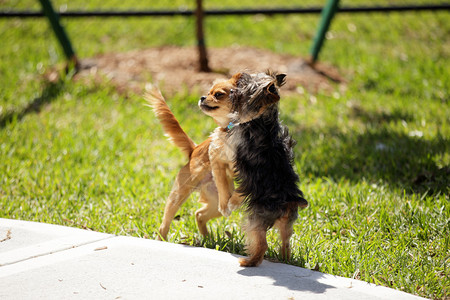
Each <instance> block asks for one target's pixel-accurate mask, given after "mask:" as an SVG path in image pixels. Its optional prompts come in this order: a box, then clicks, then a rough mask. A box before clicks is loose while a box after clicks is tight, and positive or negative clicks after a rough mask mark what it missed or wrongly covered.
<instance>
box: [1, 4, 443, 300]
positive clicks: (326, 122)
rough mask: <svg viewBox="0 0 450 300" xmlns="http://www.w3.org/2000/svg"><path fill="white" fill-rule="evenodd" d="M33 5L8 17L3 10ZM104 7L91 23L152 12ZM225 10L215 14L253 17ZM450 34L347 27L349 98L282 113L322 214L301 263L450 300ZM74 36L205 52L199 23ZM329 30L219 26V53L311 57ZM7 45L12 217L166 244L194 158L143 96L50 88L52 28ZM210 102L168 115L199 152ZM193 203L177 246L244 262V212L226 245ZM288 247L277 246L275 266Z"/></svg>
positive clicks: (89, 49) (126, 46)
mask: <svg viewBox="0 0 450 300" xmlns="http://www.w3.org/2000/svg"><path fill="white" fill-rule="evenodd" d="M54 2H55V3H56V5H55V6H56V7H60V5H63V4H64V2H62V1H54ZM191 2H192V1H190V2H186V1H185V2H182V1H178V2H175V3H174V2H171V3H174V4H169V3H164V2H158V3H157V4H156V7H159V8H161V7H170V6H171V5H173V6H174V7H177V6H180V5H186V6H188V7H191V5H192V4H191ZM388 2H389V1H379V2H377V3H381V4H387V3H388ZM403 2H405V3H406V1H403ZM35 3H37V2H35V1H20V3H19V1H10V2H8V3H7V4H5V2H0V9H3V8H7V7H15V8H17V9H21V8H26V7H28V6H29V7H32V8H33V7H34V8H37V6H36V4H35ZM82 3H85V2H81V1H72V2H71V3H70V5H69V7H68V9H75V8H83V7H84V6H83V4H82ZM99 3H101V2H100V1H97V2H96V1H90V2H89V7H87V8H94V7H102V8H105V7H106V6H107V5H108V6H110V7H112V6H114V7H121V8H125V4H124V3H127V4H126V7H137V8H143V7H144V6H143V4H141V3H143V2H141V1H134V2H130V1H127V2H124V1H111V2H108V4H103V3H102V4H99ZM208 3H211V2H208ZM220 3H221V4H213V3H211V4H208V5H209V6H210V7H221V6H227V5H230V6H238V5H239V6H252V2H251V1H240V2H239V4H237V3H236V2H235V1H228V2H223V1H222V2H220ZM270 3H271V2H269V1H266V2H264V3H263V4H264V6H270ZM284 3H286V5H289V4H290V3H291V2H288V1H285V2H284ZM304 3H305V5H306V4H308V5H314V4H315V5H317V4H319V5H320V4H321V3H322V2H319V1H305V2H304ZM344 3H345V4H348V5H350V4H358V3H359V4H368V3H372V1H352V2H351V3H350V2H349V1H347V2H344ZM134 4H135V5H136V6H133V5H134ZM96 5H97V6H96ZM449 21H450V14H449V13H448V12H437V13H432V12H422V13H403V14H398V13H391V14H369V15H345V14H342V15H339V16H338V17H337V18H336V19H335V20H334V22H333V24H332V29H331V33H330V34H329V39H328V40H327V42H326V44H325V48H324V49H323V51H322V53H321V57H320V58H321V60H323V61H326V62H328V63H331V64H333V65H335V66H336V67H338V68H339V70H340V71H341V73H342V74H343V76H345V77H346V78H347V79H348V85H347V88H346V89H344V90H340V89H339V88H338V87H336V89H335V92H332V93H325V92H319V93H317V94H314V95H313V94H310V93H308V92H305V93H303V94H299V95H298V96H295V97H294V96H291V97H284V98H283V100H282V103H281V118H282V119H283V121H284V122H285V124H287V125H288V126H289V128H290V130H291V132H292V134H293V135H294V137H295V139H296V140H297V141H298V145H297V146H296V149H295V153H296V159H295V162H296V168H297V170H298V171H299V173H300V175H301V178H302V182H301V188H302V190H303V191H304V192H305V194H306V195H307V197H308V199H309V201H310V203H311V205H310V207H309V208H307V209H305V210H303V211H301V212H300V218H299V220H298V221H297V222H296V224H295V234H294V236H293V238H292V244H293V249H294V250H293V262H292V263H293V264H295V265H299V266H302V267H305V268H310V269H318V270H320V271H322V272H326V273H331V274H335V275H339V276H346V277H354V278H357V279H360V280H364V281H367V282H373V283H376V284H380V285H384V286H388V287H392V288H395V289H399V290H403V291H405V292H408V293H412V294H417V295H420V296H424V297H429V298H437V299H444V298H448V297H449V295H450V282H449V278H450V250H449V239H450V238H449V236H450V204H449V179H448V178H449V177H450V166H449V165H450V152H449V145H450V141H449V138H450V108H449V107H450V106H449V103H448V99H449V90H450V71H449V69H448V65H450V60H449V54H450V46H449V45H450V34H449V33H450V22H449ZM63 23H64V24H65V26H66V29H67V31H68V33H69V34H70V36H71V38H72V41H73V43H74V46H75V48H76V50H77V52H78V54H79V56H80V57H90V56H94V55H96V54H99V53H107V52H120V51H127V50H132V49H143V48H147V47H152V46H160V45H167V44H170V45H180V46H192V45H194V44H195V40H194V35H193V32H194V22H193V20H192V19H186V18H174V19H170V18H160V19H133V18H130V19H124V20H120V19H108V20H105V19H71V20H63ZM317 23H318V16H315V15H311V16H310V15H308V16H289V17H281V16H274V17H265V18H261V17H242V18H236V17H223V18H208V19H207V22H206V24H207V26H208V27H207V43H208V45H210V46H214V47H227V46H229V45H232V44H240V45H245V46H251V47H257V48H264V49H269V50H272V51H275V52H278V53H287V54H294V55H299V56H305V55H306V54H307V53H308V49H309V47H310V45H311V38H312V36H313V35H314V31H315V28H316V25H317ZM0 36H2V41H3V43H2V47H1V48H0V161H1V163H0V217H3V218H14V219H23V220H32V221H41V222H48V223H53V224H62V225H67V226H75V227H80V228H90V229H93V230H98V231H103V232H108V233H115V234H125V235H132V236H139V237H146V238H155V237H156V229H157V227H158V226H159V223H160V221H161V218H162V212H163V207H164V202H165V199H166V197H167V196H168V194H169V191H170V188H171V184H172V182H173V178H174V176H175V175H176V173H177V171H178V170H179V168H180V166H181V165H182V164H183V163H185V159H184V158H183V155H182V154H181V153H180V151H179V150H178V149H176V148H175V147H174V146H172V145H170V144H169V143H168V141H167V140H166V139H165V138H164V136H163V133H162V131H161V129H160V126H159V124H158V122H157V121H156V120H155V118H154V117H153V114H152V113H151V112H150V111H149V110H148V109H147V108H145V107H144V106H143V103H142V99H141V97H140V96H139V95H131V96H129V97H125V96H123V95H120V94H118V93H117V92H116V91H115V90H114V89H113V87H112V86H111V85H110V84H109V83H108V82H106V81H105V82H103V83H81V82H77V81H72V80H71V78H70V76H69V77H67V78H63V79H62V80H61V81H60V82H58V83H53V84H51V83H47V82H45V80H43V74H44V73H45V72H47V71H48V70H49V69H50V68H51V67H52V66H54V65H56V64H60V63H62V62H63V61H64V59H63V55H62V52H61V50H60V48H59V45H58V44H57V43H56V40H55V38H54V36H53V34H52V32H51V31H50V30H49V28H48V25H47V23H46V21H45V20H40V19H36V20H30V19H27V20H20V19H2V20H0ZM198 96H199V95H187V94H183V93H182V92H181V93H180V94H178V95H177V96H175V97H174V98H172V99H170V100H169V104H170V105H171V107H172V108H173V109H174V112H175V114H176V115H177V117H178V118H179V120H180V122H181V123H182V125H183V127H184V128H185V129H186V131H187V132H188V133H189V135H191V136H192V137H193V138H194V140H196V141H198V142H200V141H202V140H203V139H204V138H206V137H207V136H208V134H209V132H210V131H211V130H212V129H213V128H214V123H213V122H212V120H211V119H209V118H207V117H205V116H204V115H202V114H201V113H200V112H199V111H198V109H197V107H196V101H197V98H198ZM195 200H196V195H194V196H193V197H191V198H190V199H189V200H188V201H187V203H186V204H185V205H184V206H183V207H182V209H181V210H180V211H179V218H178V220H176V221H174V223H173V225H172V228H171V231H170V236H169V240H170V241H171V242H175V243H186V244H191V245H196V246H204V247H209V248H214V249H217V250H221V251H228V252H233V253H240V254H242V253H243V234H242V231H241V227H240V225H241V218H242V212H236V213H234V214H233V215H232V216H231V217H230V218H229V219H225V218H221V219H217V220H216V221H214V222H211V224H210V229H211V231H212V232H213V233H214V235H213V238H211V239H203V238H202V237H201V236H200V235H199V234H198V231H197V229H196V225H195V220H194V216H193V213H194V211H195V210H196V209H197V208H198V207H199V205H198V204H197V203H196V201H195ZM276 237H277V236H276V233H274V232H270V234H269V244H270V249H269V251H268V253H267V257H268V258H269V259H273V260H277V259H278V253H277V248H278V246H279V244H278V241H277V239H276Z"/></svg>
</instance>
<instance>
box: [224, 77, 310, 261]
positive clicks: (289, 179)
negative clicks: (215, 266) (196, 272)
mask: <svg viewBox="0 0 450 300" xmlns="http://www.w3.org/2000/svg"><path fill="white" fill-rule="evenodd" d="M284 83H285V75H284V74H279V75H276V74H272V73H270V72H268V73H259V74H246V73H242V74H241V75H240V76H239V79H238V80H237V87H236V88H235V89H233V91H232V93H231V95H230V97H231V101H232V104H233V107H232V110H233V111H234V112H235V113H234V116H233V118H232V125H231V126H229V128H230V129H229V131H228V139H227V144H228V146H229V147H231V148H232V149H233V152H234V169H235V172H236V175H237V177H236V179H237V181H238V183H239V187H238V189H237V190H236V192H237V193H238V194H239V195H240V196H242V197H244V205H245V207H246V213H247V221H246V224H245V231H246V239H247V243H246V250H247V253H248V254H249V257H248V258H243V259H241V260H240V264H241V266H247V267H251V266H257V265H259V264H260V263H261V262H262V260H263V258H264V253H265V252H266V250H267V248H268V245H267V240H266V233H267V230H268V229H269V228H271V227H273V226H274V227H275V228H277V229H279V231H280V237H281V243H282V245H281V256H282V258H283V259H285V260H287V259H289V257H290V245H289V240H290V237H291V236H292V233H293V224H294V221H295V220H296V219H297V217H298V208H299V207H300V208H303V207H306V206H307V205H308V202H307V201H306V200H305V198H304V196H303V193H302V191H301V190H300V189H299V187H298V182H299V177H298V175H297V174H296V173H295V171H294V169H293V166H292V163H293V157H294V155H293V150H292V147H293V146H294V144H295V141H294V140H293V139H292V138H291V137H290V135H289V133H288V129H287V127H286V126H283V125H282V124H280V121H279V118H278V114H279V112H278V102H279V100H280V95H279V92H278V89H279V88H280V87H281V86H282V85H283V84H284Z"/></svg>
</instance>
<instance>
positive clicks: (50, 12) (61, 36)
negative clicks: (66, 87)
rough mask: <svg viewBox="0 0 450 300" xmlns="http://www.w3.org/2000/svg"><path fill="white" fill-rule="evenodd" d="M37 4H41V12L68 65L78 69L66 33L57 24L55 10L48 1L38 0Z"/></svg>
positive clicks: (57, 18) (57, 17) (76, 60)
mask: <svg viewBox="0 0 450 300" xmlns="http://www.w3.org/2000/svg"><path fill="white" fill-rule="evenodd" d="M39 2H40V3H41V5H42V10H43V12H44V14H45V16H46V17H47V18H48V20H49V21H50V25H51V26H52V29H53V31H54V32H55V34H56V37H57V38H58V41H59V43H60V44H61V46H62V48H63V51H64V54H65V56H66V58H67V60H68V63H69V64H73V67H75V69H77V68H78V67H79V62H78V59H77V56H76V55H75V51H74V50H73V48H72V45H71V43H70V40H69V37H68V36H67V34H66V32H65V31H64V28H63V27H62V25H61V23H60V22H59V16H58V14H57V13H55V10H54V9H53V6H52V4H51V2H50V0H39Z"/></svg>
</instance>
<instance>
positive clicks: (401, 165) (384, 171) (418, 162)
mask: <svg viewBox="0 0 450 300" xmlns="http://www.w3.org/2000/svg"><path fill="white" fill-rule="evenodd" d="M352 117H353V118H357V119H360V120H361V121H362V122H363V123H364V124H366V126H367V130H366V132H365V133H363V134H361V133H355V132H351V131H350V132H343V131H342V130H341V129H339V128H337V127H331V128H327V129H325V130H316V129H314V128H307V129H303V130H299V131H298V134H295V133H294V132H293V133H294V138H296V140H297V141H298V146H297V147H300V148H301V149H302V150H300V151H303V152H304V151H307V153H306V157H307V158H306V160H305V161H304V163H303V165H302V170H301V172H302V173H304V174H312V175H313V176H316V177H328V178H331V179H333V180H336V181H338V180H339V179H341V178H346V179H348V180H350V181H353V182H359V181H361V180H362V179H363V178H364V179H366V180H368V181H369V182H385V183H388V184H390V185H391V186H393V187H397V188H402V189H404V190H405V191H406V192H407V193H424V192H428V193H429V194H439V193H444V194H445V193H448V192H449V188H448V178H449V177H450V166H448V165H446V166H439V165H437V164H436V156H440V155H443V154H444V153H447V152H448V146H449V145H450V141H449V139H448V138H447V137H444V136H442V135H439V134H438V135H437V137H435V138H433V139H427V138H424V137H423V136H422V135H423V133H422V132H420V131H411V132H409V133H407V134H405V133H400V132H398V131H396V130H394V129H392V128H389V126H385V123H387V122H391V121H405V122H409V121H413V120H414V116H412V115H410V114H407V113H404V112H401V111H394V112H392V113H385V112H383V113H381V112H380V113H379V112H367V111H362V110H358V111H357V112H354V113H353V114H352ZM291 121H292V120H289V119H288V120H287V122H288V123H291ZM293 124H294V123H291V124H289V127H291V128H293V129H294V128H295V125H293ZM302 140H304V141H305V142H306V143H305V144H302ZM309 141H310V142H309ZM317 141H319V142H317ZM313 145H316V146H313ZM308 147H311V148H310V149H308ZM297 151H299V150H297ZM300 151H299V153H300Z"/></svg>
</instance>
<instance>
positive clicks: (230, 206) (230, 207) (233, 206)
mask: <svg viewBox="0 0 450 300" xmlns="http://www.w3.org/2000/svg"><path fill="white" fill-rule="evenodd" d="M239 206H241V204H240V203H235V202H231V201H230V202H228V206H227V208H228V210H229V211H230V212H232V211H235V210H236V209H238V208H239Z"/></svg>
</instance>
